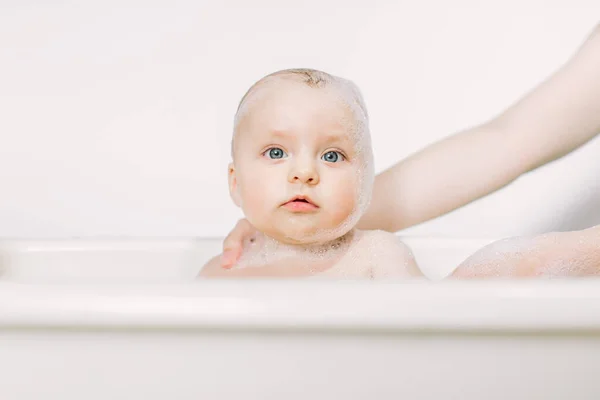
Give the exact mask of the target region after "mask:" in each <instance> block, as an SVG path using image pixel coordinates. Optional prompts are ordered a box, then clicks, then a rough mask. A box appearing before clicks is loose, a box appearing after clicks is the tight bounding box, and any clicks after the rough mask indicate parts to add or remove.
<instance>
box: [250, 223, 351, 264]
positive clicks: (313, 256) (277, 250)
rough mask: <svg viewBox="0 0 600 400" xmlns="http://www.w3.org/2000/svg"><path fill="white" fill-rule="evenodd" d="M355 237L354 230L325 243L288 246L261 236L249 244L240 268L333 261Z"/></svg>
mask: <svg viewBox="0 0 600 400" xmlns="http://www.w3.org/2000/svg"><path fill="white" fill-rule="evenodd" d="M356 236H357V231H356V230H354V229H353V230H351V231H350V232H348V233H346V234H345V235H343V236H341V237H339V238H336V239H333V240H331V241H327V242H319V243H312V244H288V243H282V242H280V241H278V240H275V239H273V238H270V237H268V236H266V235H263V236H262V237H261V239H260V240H257V241H256V242H255V243H253V244H251V245H250V247H249V248H248V249H247V251H246V252H245V253H246V254H245V257H244V255H243V256H242V259H241V260H240V266H242V265H245V266H258V265H265V264H273V263H277V262H280V261H283V260H290V259H291V260H302V261H303V262H309V263H310V262H317V263H318V262H323V261H328V260H330V261H335V260H336V259H338V258H339V257H341V256H342V255H343V254H344V253H345V252H346V250H347V249H348V248H349V247H350V244H351V243H352V242H353V241H354V240H355V237H356Z"/></svg>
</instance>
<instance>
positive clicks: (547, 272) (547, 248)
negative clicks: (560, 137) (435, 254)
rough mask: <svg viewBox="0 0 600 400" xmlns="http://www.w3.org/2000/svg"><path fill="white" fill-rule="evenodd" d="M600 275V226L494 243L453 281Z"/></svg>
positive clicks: (461, 268) (468, 262)
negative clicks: (457, 279)
mask: <svg viewBox="0 0 600 400" xmlns="http://www.w3.org/2000/svg"><path fill="white" fill-rule="evenodd" d="M595 275H600V226H596V227H594V228H590V229H585V230H583V231H577V232H554V233H549V234H545V235H539V236H535V237H518V238H511V239H505V240H500V241H498V242H494V243H492V244H490V245H488V246H486V247H484V248H482V249H481V250H479V251H477V252H476V253H475V254H473V255H472V256H471V257H469V258H467V259H466V260H465V261H464V262H462V263H461V264H460V265H459V266H458V268H457V269H456V270H455V271H454V272H453V273H452V274H451V277H452V278H459V279H477V278H524V277H546V278H553V277H554V278H555V277H567V276H595Z"/></svg>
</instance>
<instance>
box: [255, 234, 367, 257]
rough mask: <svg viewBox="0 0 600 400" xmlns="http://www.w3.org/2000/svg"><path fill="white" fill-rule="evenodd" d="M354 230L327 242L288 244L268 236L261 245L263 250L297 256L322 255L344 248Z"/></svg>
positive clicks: (351, 237)
mask: <svg viewBox="0 0 600 400" xmlns="http://www.w3.org/2000/svg"><path fill="white" fill-rule="evenodd" d="M355 235H356V232H355V230H354V229H352V230H351V231H350V232H348V233H346V234H345V235H343V236H340V237H338V238H335V239H333V240H330V241H327V242H318V243H311V244H288V243H282V242H280V241H278V240H275V239H272V238H270V237H268V236H265V237H264V242H263V246H262V250H263V251H277V252H281V253H290V254H296V255H299V256H311V255H317V256H324V255H327V254H329V253H334V252H337V251H339V250H342V249H344V248H345V247H346V246H347V245H348V244H349V243H351V242H352V240H353V239H354V236H355Z"/></svg>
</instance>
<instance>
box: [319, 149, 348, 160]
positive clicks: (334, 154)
mask: <svg viewBox="0 0 600 400" xmlns="http://www.w3.org/2000/svg"><path fill="white" fill-rule="evenodd" d="M321 159H322V160H323V161H327V162H330V163H335V162H338V161H341V160H343V159H344V156H343V155H341V154H340V152H339V151H328V152H327V153H325V154H323V157H321Z"/></svg>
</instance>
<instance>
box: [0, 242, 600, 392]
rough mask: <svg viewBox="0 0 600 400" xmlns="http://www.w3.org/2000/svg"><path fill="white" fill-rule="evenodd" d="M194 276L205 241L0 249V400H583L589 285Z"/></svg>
mask: <svg viewBox="0 0 600 400" xmlns="http://www.w3.org/2000/svg"><path fill="white" fill-rule="evenodd" d="M406 242H407V243H408V244H409V245H410V246H411V247H412V248H413V251H414V253H415V256H416V258H417V260H418V262H419V263H420V264H421V266H422V268H423V269H424V271H425V272H426V274H427V275H428V276H429V277H430V278H432V280H433V281H431V282H426V281H414V282H392V281H390V282H360V281H348V282H325V281H313V282H308V281H269V280H263V281H197V280H194V277H195V276H196V274H197V273H198V270H199V269H200V266H201V265H202V264H203V263H204V262H205V261H206V260H207V259H208V258H210V257H211V256H212V255H214V254H216V253H218V252H219V249H220V240H199V239H165V240H162V239H139V240H134V239H121V240H108V239H106V240H90V239H87V240H83V239H81V240H54V241H52V240H50V241H19V240H14V241H2V242H0V267H1V269H2V275H1V276H2V279H1V280H0V399H7V400H12V399H16V400H27V399H78V400H81V399H86V400H91V399H103V400H104V399H144V400H153V399H178V400H183V399H194V400H197V399H243V400H249V399H261V400H264V399H277V400H282V399H303V400H304V399H328V400H329V399H344V400H348V399H377V400H383V399H394V400H397V399H411V400H412V399H461V400H470V399H477V400H481V399H502V400H504V399H528V400H530V399H598V398H600V379H598V377H597V375H598V371H600V281H597V280H596V279H580V280H577V279H573V280H548V281H533V280H530V281H527V280H524V281H487V282H483V281H482V282H456V281H444V280H442V281H440V280H439V278H442V277H443V276H444V275H446V274H447V273H448V272H449V271H451V269H452V268H453V267H454V266H455V265H456V264H457V263H458V262H460V261H461V260H462V259H464V258H465V257H466V256H468V255H469V254H470V253H472V252H473V251H474V250H476V249H477V248H479V247H481V246H483V245H485V244H486V243H488V242H489V240H467V239H464V240H460V239H452V240H450V239H435V238H407V239H406Z"/></svg>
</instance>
